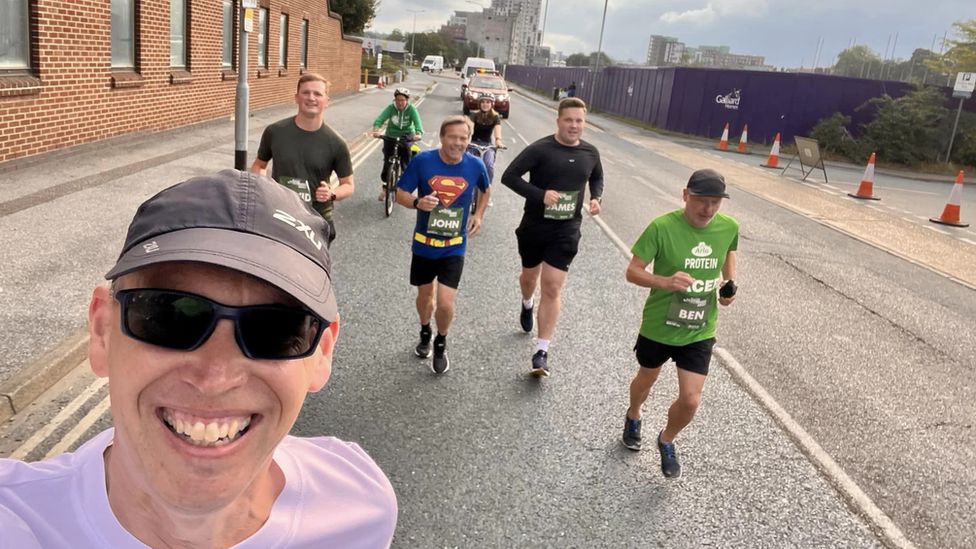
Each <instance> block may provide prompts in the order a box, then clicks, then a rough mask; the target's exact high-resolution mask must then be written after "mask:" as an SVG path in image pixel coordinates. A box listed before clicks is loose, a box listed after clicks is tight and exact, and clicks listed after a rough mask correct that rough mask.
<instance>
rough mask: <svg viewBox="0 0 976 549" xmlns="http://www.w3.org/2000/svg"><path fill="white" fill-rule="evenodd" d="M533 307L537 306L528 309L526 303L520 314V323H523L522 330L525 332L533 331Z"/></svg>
mask: <svg viewBox="0 0 976 549" xmlns="http://www.w3.org/2000/svg"><path fill="white" fill-rule="evenodd" d="M533 309H535V307H529V308H528V309H526V308H525V305H523V306H522V313H521V314H520V315H519V324H521V325H522V331H523V332H525V333H529V332H531V331H532V310H533Z"/></svg>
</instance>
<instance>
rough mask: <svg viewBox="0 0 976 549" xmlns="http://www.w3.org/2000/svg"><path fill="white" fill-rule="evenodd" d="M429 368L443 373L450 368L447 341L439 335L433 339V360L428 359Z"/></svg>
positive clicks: (437, 372) (436, 372)
mask: <svg viewBox="0 0 976 549" xmlns="http://www.w3.org/2000/svg"><path fill="white" fill-rule="evenodd" d="M430 369H431V370H433V372H434V373H435V374H443V373H444V372H446V371H448V370H450V369H451V359H449V358H448V357H447V341H446V340H444V339H441V338H440V337H438V338H437V339H435V340H434V360H431V361H430Z"/></svg>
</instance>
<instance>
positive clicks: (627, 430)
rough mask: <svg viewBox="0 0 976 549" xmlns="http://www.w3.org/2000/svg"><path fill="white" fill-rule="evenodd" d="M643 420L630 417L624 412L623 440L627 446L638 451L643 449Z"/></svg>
mask: <svg viewBox="0 0 976 549" xmlns="http://www.w3.org/2000/svg"><path fill="white" fill-rule="evenodd" d="M640 433H641V420H639V419H630V416H628V415H626V414H624V436H623V439H622V442H623V443H624V446H626V447H627V448H629V449H631V450H633V451H635V452H637V451H639V450H640V449H641V435H640Z"/></svg>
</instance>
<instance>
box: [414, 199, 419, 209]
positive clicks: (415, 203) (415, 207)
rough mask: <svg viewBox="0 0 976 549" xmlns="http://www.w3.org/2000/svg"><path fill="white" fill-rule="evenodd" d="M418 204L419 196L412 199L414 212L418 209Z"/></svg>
mask: <svg viewBox="0 0 976 549" xmlns="http://www.w3.org/2000/svg"><path fill="white" fill-rule="evenodd" d="M418 202H420V197H419V196H418V197H416V198H414V199H413V209H415V210H416V209H419V208H417V203H418Z"/></svg>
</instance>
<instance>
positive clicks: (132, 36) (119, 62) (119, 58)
mask: <svg viewBox="0 0 976 549" xmlns="http://www.w3.org/2000/svg"><path fill="white" fill-rule="evenodd" d="M121 7H125V8H126V9H127V11H128V15H129V21H128V25H125V24H124V22H120V23H119V24H118V25H117V24H116V9H118V8H121ZM111 12H112V16H111V18H112V20H111V36H112V39H111V42H112V68H113V69H133V70H134V69H135V68H136V1H135V0H112V5H111ZM120 17H121V15H120ZM123 31H127V32H125V33H124V32H123ZM125 34H128V37H127V38H126V36H125ZM125 46H127V49H128V51H125V52H123V51H121V49H122V48H123V47H125ZM123 54H128V55H127V56H125V57H127V58H126V59H124V58H123Z"/></svg>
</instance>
